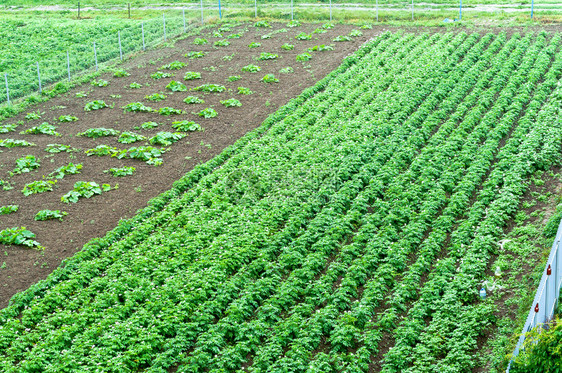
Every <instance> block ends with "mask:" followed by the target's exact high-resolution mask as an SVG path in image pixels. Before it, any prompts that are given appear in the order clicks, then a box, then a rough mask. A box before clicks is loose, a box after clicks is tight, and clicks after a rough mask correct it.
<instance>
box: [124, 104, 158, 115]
mask: <svg viewBox="0 0 562 373" xmlns="http://www.w3.org/2000/svg"><path fill="white" fill-rule="evenodd" d="M123 111H124V112H140V113H150V112H152V111H153V110H152V108H151V107H149V106H146V105H145V104H143V103H142V102H131V103H130V104H127V105H125V106H124V107H123Z"/></svg>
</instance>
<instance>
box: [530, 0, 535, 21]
mask: <svg viewBox="0 0 562 373" xmlns="http://www.w3.org/2000/svg"><path fill="white" fill-rule="evenodd" d="M534 7H535V0H531V19H533V10H534Z"/></svg>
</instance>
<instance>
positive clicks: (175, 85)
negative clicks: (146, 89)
mask: <svg viewBox="0 0 562 373" xmlns="http://www.w3.org/2000/svg"><path fill="white" fill-rule="evenodd" d="M166 89H169V90H170V91H172V92H185V91H187V87H186V86H185V84H182V83H180V82H176V81H175V80H172V81H171V82H170V83H168V85H167V86H166Z"/></svg>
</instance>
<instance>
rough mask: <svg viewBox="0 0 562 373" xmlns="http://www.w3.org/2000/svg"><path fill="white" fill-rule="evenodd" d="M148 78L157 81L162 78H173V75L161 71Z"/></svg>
mask: <svg viewBox="0 0 562 373" xmlns="http://www.w3.org/2000/svg"><path fill="white" fill-rule="evenodd" d="M150 77H151V78H152V79H155V80H158V79H162V78H173V77H174V74H173V73H164V72H162V71H157V72H155V73H153V74H150Z"/></svg>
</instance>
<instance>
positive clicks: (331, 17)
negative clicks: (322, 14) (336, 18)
mask: <svg viewBox="0 0 562 373" xmlns="http://www.w3.org/2000/svg"><path fill="white" fill-rule="evenodd" d="M331 21H332V0H330V22H331Z"/></svg>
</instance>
